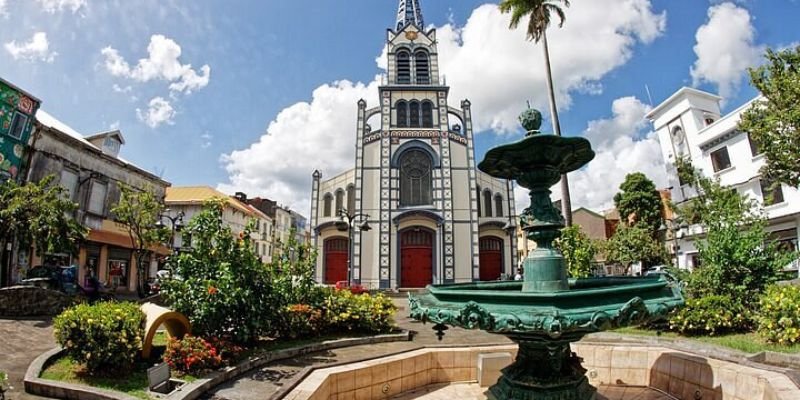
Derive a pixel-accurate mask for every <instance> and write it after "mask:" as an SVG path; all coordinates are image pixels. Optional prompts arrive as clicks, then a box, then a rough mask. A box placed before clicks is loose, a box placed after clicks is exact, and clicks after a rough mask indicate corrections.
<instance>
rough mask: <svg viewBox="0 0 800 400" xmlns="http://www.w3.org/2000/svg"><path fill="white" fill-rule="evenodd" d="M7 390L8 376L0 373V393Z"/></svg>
mask: <svg viewBox="0 0 800 400" xmlns="http://www.w3.org/2000/svg"><path fill="white" fill-rule="evenodd" d="M6 389H8V374H6V373H5V372H3V371H0V393H2V392H3V391H4V390H6Z"/></svg>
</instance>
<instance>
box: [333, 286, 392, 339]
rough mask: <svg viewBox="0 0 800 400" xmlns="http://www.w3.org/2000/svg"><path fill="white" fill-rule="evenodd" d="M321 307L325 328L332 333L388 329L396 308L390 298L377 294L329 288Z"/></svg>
mask: <svg viewBox="0 0 800 400" xmlns="http://www.w3.org/2000/svg"><path fill="white" fill-rule="evenodd" d="M323 307H324V309H325V311H324V318H325V321H326V324H328V330H330V331H333V332H349V331H356V332H363V333H384V332H388V331H390V330H391V329H392V328H393V327H394V322H393V320H392V317H393V316H394V313H395V311H397V307H395V305H394V303H392V299H390V298H388V297H386V296H384V295H382V294H380V293H379V294H376V295H374V296H373V295H369V294H366V293H365V294H358V295H356V294H353V293H351V292H350V291H349V290H331V291H330V292H329V294H328V295H327V296H326V298H325V302H324V304H323Z"/></svg>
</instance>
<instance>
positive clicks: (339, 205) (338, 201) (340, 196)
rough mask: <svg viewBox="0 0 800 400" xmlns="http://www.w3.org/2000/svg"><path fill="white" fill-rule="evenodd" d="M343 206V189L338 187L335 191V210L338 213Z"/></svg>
mask: <svg viewBox="0 0 800 400" xmlns="http://www.w3.org/2000/svg"><path fill="white" fill-rule="evenodd" d="M343 207H344V190H342V189H339V190H337V191H336V212H337V213H338V212H339V210H341V209H342V208H343Z"/></svg>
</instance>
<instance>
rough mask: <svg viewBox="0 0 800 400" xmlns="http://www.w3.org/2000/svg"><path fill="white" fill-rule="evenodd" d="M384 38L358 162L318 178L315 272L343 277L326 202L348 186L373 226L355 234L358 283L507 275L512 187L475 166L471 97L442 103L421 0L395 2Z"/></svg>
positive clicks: (412, 283) (363, 109)
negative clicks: (381, 70) (382, 65)
mask: <svg viewBox="0 0 800 400" xmlns="http://www.w3.org/2000/svg"><path fill="white" fill-rule="evenodd" d="M386 46H387V56H388V63H387V64H388V70H387V74H386V77H385V79H384V84H383V85H381V86H380V87H379V104H378V105H377V106H374V107H371V108H369V107H368V105H367V102H366V101H365V100H360V101H359V102H358V108H357V109H358V114H357V117H358V120H357V131H356V157H355V168H354V170H353V171H352V172H345V173H343V174H340V175H339V176H335V177H333V178H331V179H330V180H329V181H326V182H323V183H320V184H315V188H314V192H315V194H314V195H313V196H314V197H313V198H312V204H314V206H312V208H313V209H314V212H316V213H317V214H319V210H320V209H322V210H323V213H322V217H321V218H318V219H317V220H316V221H313V222H312V223H313V226H314V227H316V228H315V233H316V235H315V242H316V245H317V248H318V249H319V250H320V254H321V255H322V257H321V258H322V260H321V261H320V262H318V267H319V268H318V273H317V277H318V279H319V280H321V281H323V282H331V281H332V279H329V278H328V276H333V275H337V276H341V272H340V271H339V270H335V269H334V268H333V267H332V266H333V265H335V264H336V263H337V262H338V261H337V260H338V259H337V258H336V256H335V254H336V249H337V248H338V249H341V248H343V247H342V245H341V244H339V245H335V244H334V243H336V242H335V241H336V240H340V239H336V238H335V237H336V233H335V232H332V231H331V229H330V227H331V226H332V225H331V224H332V223H335V222H332V221H333V219H334V218H335V215H332V213H330V210H331V209H334V207H333V206H332V203H333V202H334V200H335V203H336V207H335V209H337V210H338V209H339V208H340V205H342V204H344V200H343V196H344V193H347V194H348V210H349V209H350V207H352V209H353V211H354V212H353V214H356V213H359V214H368V215H369V219H368V222H369V225H370V226H371V227H372V229H371V230H368V231H364V230H360V229H354V231H353V232H352V234H353V243H352V244H353V246H352V278H353V281H354V282H360V283H362V284H363V285H364V286H367V287H370V288H380V289H390V288H418V287H424V286H425V285H427V284H431V283H436V284H439V283H452V282H470V281H475V280H481V279H485V280H486V279H497V278H498V277H499V276H500V274H501V273H506V274H509V273H511V271H512V268H513V267H515V266H516V261H515V259H516V251H514V246H515V241H514V240H513V239H512V235H513V233H512V232H511V230H510V229H508V227H509V226H510V225H514V222H513V221H514V220H513V215H514V209H513V194H512V193H511V190H510V186H509V185H508V182H506V181H503V180H497V179H494V178H491V177H489V176H488V175H485V174H482V173H480V172H478V171H477V170H476V162H475V149H474V145H473V140H472V139H473V138H472V135H473V132H472V115H471V112H472V111H471V104H470V102H469V101H468V100H464V101H462V102H461V103H460V104H459V108H456V107H452V106H450V105H449V104H448V94H449V90H450V88H449V87H448V86H447V85H445V82H444V79H443V78H442V76H441V75H440V71H439V62H438V58H439V57H438V49H437V41H436V30H435V29H429V30H426V29H425V26H424V22H423V14H422V10H421V8H420V0H399V7H398V12H397V20H396V23H395V24H394V26H393V28H390V29H388V30H387V32H386ZM315 179H318V178H315ZM351 179H352V181H351ZM345 188H346V189H345ZM482 190H483V191H482ZM350 193H353V197H354V199H353V200H352V203H351V201H350ZM484 196H488V197H486V198H487V199H488V204H484V205H485V207H487V208H486V209H485V212H484V213H483V214H484V215H483V216H482V215H480V211H479V209H480V206H481V198H482V197H484ZM487 213H488V215H487ZM326 215H327V216H328V217H330V218H331V219H330V220H327V222H326V219H325V216H326ZM326 224H327V225H326ZM340 225H341V224H340ZM503 228H505V229H506V230H504V229H503ZM326 232H328V233H326ZM348 233H350V232H348ZM484 234H485V235H484ZM484 236H485V238H484ZM484 239H485V240H484ZM321 242H324V243H321ZM484 249H485V251H484ZM484 266H488V267H486V268H484ZM487 268H488V269H487ZM337 271H339V272H337Z"/></svg>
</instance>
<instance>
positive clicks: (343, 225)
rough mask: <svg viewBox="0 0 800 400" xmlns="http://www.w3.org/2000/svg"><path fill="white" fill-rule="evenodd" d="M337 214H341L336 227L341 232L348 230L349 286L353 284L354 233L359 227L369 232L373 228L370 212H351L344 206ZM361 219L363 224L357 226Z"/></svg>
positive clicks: (360, 229) (362, 230)
mask: <svg viewBox="0 0 800 400" xmlns="http://www.w3.org/2000/svg"><path fill="white" fill-rule="evenodd" d="M337 214H339V221H337V222H336V229H337V230H338V231H340V232H345V231H346V232H347V239H348V242H347V287H352V286H353V235H354V233H355V229H356V228H358V230H359V231H361V232H367V231H369V230H370V229H372V227H371V226H369V223H368V222H367V220H368V219H369V214H364V213H353V214H351V213H349V212H348V211H347V209H345V208H342V209H340V210H339V211H338V212H337ZM359 219H361V220H363V221H364V222H363V223H362V224H361V225H358V226H356V222H357V221H358V220H359Z"/></svg>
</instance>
